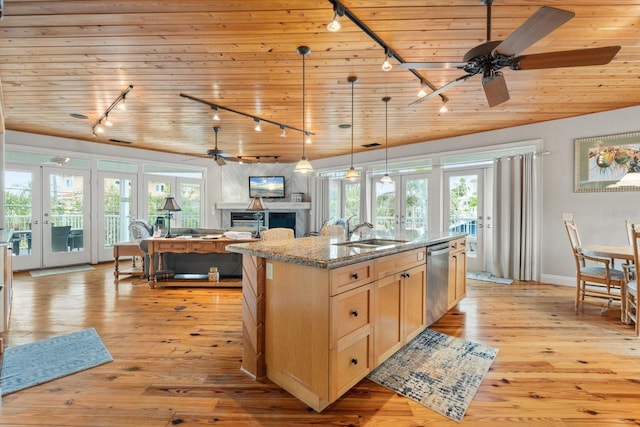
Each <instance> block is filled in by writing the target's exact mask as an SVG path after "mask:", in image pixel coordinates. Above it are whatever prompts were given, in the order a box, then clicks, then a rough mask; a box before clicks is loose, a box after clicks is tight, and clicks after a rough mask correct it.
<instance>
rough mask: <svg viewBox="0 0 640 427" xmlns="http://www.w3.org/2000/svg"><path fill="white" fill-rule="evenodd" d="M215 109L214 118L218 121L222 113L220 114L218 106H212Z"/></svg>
mask: <svg viewBox="0 0 640 427" xmlns="http://www.w3.org/2000/svg"><path fill="white" fill-rule="evenodd" d="M211 109H212V110H213V120H215V121H216V122H218V121H220V115H219V114H218V107H211Z"/></svg>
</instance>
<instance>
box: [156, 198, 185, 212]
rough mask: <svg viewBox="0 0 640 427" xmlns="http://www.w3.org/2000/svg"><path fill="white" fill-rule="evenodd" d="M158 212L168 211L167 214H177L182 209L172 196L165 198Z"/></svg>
mask: <svg viewBox="0 0 640 427" xmlns="http://www.w3.org/2000/svg"><path fill="white" fill-rule="evenodd" d="M158 210H159V211H169V212H178V211H181V210H182V208H181V207H180V205H178V202H176V199H175V197H173V196H169V197H165V198H164V201H163V202H162V206H160V207H159V208H158Z"/></svg>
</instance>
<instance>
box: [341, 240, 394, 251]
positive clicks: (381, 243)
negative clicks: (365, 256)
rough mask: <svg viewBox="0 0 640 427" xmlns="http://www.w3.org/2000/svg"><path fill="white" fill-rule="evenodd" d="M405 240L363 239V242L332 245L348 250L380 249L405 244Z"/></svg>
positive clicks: (355, 241)
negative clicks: (344, 247)
mask: <svg viewBox="0 0 640 427" xmlns="http://www.w3.org/2000/svg"><path fill="white" fill-rule="evenodd" d="M405 242H406V240H394V239H365V240H354V241H349V242H341V243H334V245H336V246H346V247H348V248H367V249H371V248H374V249H375V248H382V247H388V246H393V245H398V244H400V243H405Z"/></svg>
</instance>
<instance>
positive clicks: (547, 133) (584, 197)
mask: <svg viewBox="0 0 640 427" xmlns="http://www.w3.org/2000/svg"><path fill="white" fill-rule="evenodd" d="M461 120H464V118H462V117H461ZM636 131H640V106H636V107H630V108H625V109H622V110H617V111H610V112H605V113H597V114H590V115H586V116H581V117H575V118H571V119H564V120H556V121H549V122H545V123H538V124H533V125H527V126H519V127H515V128H509V129H503V130H497V131H491V132H483V133H479V134H475V135H467V136H461V137H457V138H449V139H443V140H438V141H433V142H426V143H420V144H413V145H410V146H404V147H399V148H390V149H389V159H390V161H392V159H393V158H399V157H410V156H427V155H429V154H432V153H434V154H435V153H443V152H452V151H455V150H468V149H470V148H477V147H482V146H487V145H496V144H503V143H514V142H518V141H530V140H535V139H539V138H540V139H542V140H543V144H544V150H546V151H549V153H550V154H549V155H547V156H544V157H543V221H542V242H541V248H542V249H541V250H542V280H543V281H544V282H548V283H557V284H566V285H574V284H575V274H574V271H575V264H574V261H573V257H572V256H571V250H570V247H569V241H568V238H567V234H566V231H565V229H564V225H563V223H562V214H563V213H565V212H566V213H573V214H574V218H575V220H576V222H577V224H578V227H579V230H580V237H581V239H582V243H602V244H626V242H627V240H626V234H625V226H624V220H625V219H630V220H632V221H634V222H640V193H639V192H638V191H623V192H599V193H574V191H573V182H574V140H575V139H577V138H584V137H591V136H599V135H610V134H618V133H626V132H636ZM383 156H384V151H382V150H376V151H371V152H367V153H362V154H356V156H355V157H354V163H355V165H356V166H357V165H358V164H359V163H363V162H370V161H373V160H380V159H384V157H383ZM311 163H312V165H313V167H314V168H315V169H327V168H332V167H336V166H341V167H345V166H346V167H347V168H348V165H349V158H348V156H341V157H336V158H329V159H322V160H313V159H311Z"/></svg>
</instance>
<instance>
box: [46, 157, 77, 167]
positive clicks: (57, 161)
mask: <svg viewBox="0 0 640 427" xmlns="http://www.w3.org/2000/svg"><path fill="white" fill-rule="evenodd" d="M69 160H71V159H70V158H69V157H64V156H53V157H52V158H50V159H49V163H48V164H50V165H56V166H64V165H65V164H67V163H69Z"/></svg>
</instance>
